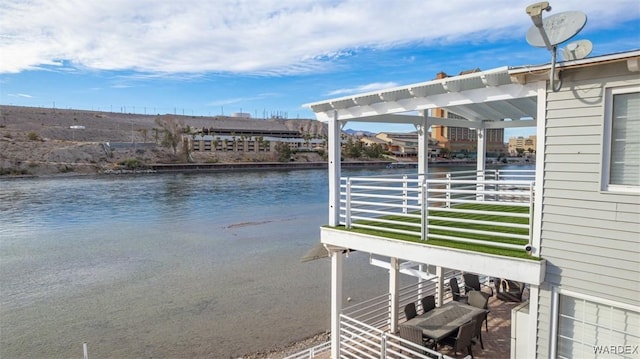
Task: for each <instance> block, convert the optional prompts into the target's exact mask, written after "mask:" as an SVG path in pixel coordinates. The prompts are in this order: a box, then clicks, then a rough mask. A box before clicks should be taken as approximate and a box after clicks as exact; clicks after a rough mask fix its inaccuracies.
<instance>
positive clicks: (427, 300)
mask: <svg viewBox="0 0 640 359" xmlns="http://www.w3.org/2000/svg"><path fill="white" fill-rule="evenodd" d="M420 303H421V304H422V313H427V312H428V311H430V310H432V309H434V308H435V307H436V297H435V296H433V295H428V296H426V297H422V299H420Z"/></svg>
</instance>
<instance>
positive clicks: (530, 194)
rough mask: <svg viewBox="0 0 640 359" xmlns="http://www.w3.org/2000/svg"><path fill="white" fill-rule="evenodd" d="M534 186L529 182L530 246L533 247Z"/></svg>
mask: <svg viewBox="0 0 640 359" xmlns="http://www.w3.org/2000/svg"><path fill="white" fill-rule="evenodd" d="M534 196H535V193H534V186H533V182H529V246H531V245H533V217H534V213H533V203H534V199H535V198H534Z"/></svg>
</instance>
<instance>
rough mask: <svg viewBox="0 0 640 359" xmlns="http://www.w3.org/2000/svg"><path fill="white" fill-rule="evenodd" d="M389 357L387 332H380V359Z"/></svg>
mask: <svg viewBox="0 0 640 359" xmlns="http://www.w3.org/2000/svg"><path fill="white" fill-rule="evenodd" d="M386 357H387V335H386V334H385V333H382V334H380V359H385V358H386Z"/></svg>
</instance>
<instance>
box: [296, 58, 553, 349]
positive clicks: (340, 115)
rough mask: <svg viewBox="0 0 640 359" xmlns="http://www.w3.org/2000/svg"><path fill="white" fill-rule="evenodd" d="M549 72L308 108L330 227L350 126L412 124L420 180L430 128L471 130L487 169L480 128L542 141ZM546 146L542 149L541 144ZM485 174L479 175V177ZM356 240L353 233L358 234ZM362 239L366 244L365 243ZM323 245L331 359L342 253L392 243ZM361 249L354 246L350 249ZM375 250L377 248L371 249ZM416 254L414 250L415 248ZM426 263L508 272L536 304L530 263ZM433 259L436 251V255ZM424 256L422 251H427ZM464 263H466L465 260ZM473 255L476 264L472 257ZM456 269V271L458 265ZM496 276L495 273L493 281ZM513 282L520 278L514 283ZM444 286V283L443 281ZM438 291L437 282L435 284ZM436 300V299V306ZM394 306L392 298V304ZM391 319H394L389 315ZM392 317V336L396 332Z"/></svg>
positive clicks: (470, 77)
mask: <svg viewBox="0 0 640 359" xmlns="http://www.w3.org/2000/svg"><path fill="white" fill-rule="evenodd" d="M548 71H549V70H548V67H546V66H545V67H542V68H540V67H538V68H536V69H535V70H531V71H529V69H527V68H517V69H514V68H509V67H501V68H497V69H493V70H488V71H481V72H473V73H468V74H464V75H459V76H453V77H447V78H443V79H436V80H432V81H427V82H421V83H416V84H411V85H406V86H400V87H394V88H389V89H385V90H380V91H375V92H368V93H363V94H358V95H353V96H345V97H339V98H334V99H329V100H325V101H319V102H314V103H310V104H307V105H305V106H307V107H309V108H311V109H312V110H313V111H314V113H315V115H316V118H317V120H319V121H322V122H326V123H328V127H329V226H337V225H339V218H340V177H341V171H340V168H341V164H340V149H341V148H340V135H341V129H342V128H343V127H344V126H345V124H346V123H348V122H365V123H372V122H377V123H391V124H412V125H414V126H415V128H416V130H417V132H418V146H419V150H418V153H419V156H418V175H419V176H426V175H427V173H428V158H429V156H428V137H429V134H428V129H429V127H430V126H432V125H443V126H448V127H465V128H470V129H475V130H476V133H477V169H478V171H479V172H478V173H482V172H483V171H484V170H485V160H486V158H485V151H486V137H485V130H487V129H492V128H503V129H504V128H515V127H536V131H537V135H538V139H539V140H540V141H544V136H543V135H544V122H545V121H544V118H545V106H546V104H545V102H546V80H547V79H548V74H549V72H548ZM437 108H440V109H445V110H447V111H448V112H450V113H454V114H456V115H459V116H461V117H463V118H464V119H451V118H439V117H433V116H430V110H433V109H437ZM539 145H541V146H544V143H541V144H539ZM543 154H544V152H543V151H538V152H537V156H538V157H537V158H536V163H537V168H536V192H537V193H542V173H543V171H542V168H541V167H542V165H543V157H542V156H543ZM480 171H482V172H480ZM535 201H536V203H535V207H534V208H535V212H536V213H535V218H540V210H541V208H542V206H541V205H542V203H541V201H542V196H536V198H535ZM537 222H538V223H535V224H534V228H533V231H534V239H533V248H532V251H531V253H532V255H534V256H539V246H540V228H539V226H540V223H539V221H537ZM356 237H357V235H356ZM363 239H365V240H363ZM321 242H322V243H323V244H324V245H325V247H326V248H327V249H328V250H329V251H330V254H331V262H332V265H331V271H332V273H331V280H332V286H331V287H332V293H331V295H332V300H331V311H332V319H331V322H332V324H331V331H332V357H334V358H337V357H338V350H339V349H338V347H339V339H338V335H336V334H335V333H337V332H338V329H339V320H340V319H339V313H340V311H341V310H342V299H341V298H342V253H343V251H344V250H346V249H348V248H353V249H356V250H367V249H368V250H371V249H373V251H371V253H375V252H377V254H383V255H384V254H388V252H389V250H392V251H393V250H394V248H395V247H394V245H395V246H399V247H402V246H403V244H401V243H397V244H393V245H391V244H390V243H389V242H387V243H384V241H369V243H368V244H362V243H364V242H367V241H366V238H364V237H358V238H353V236H351V235H342V234H338V235H336V233H335V232H334V231H332V229H330V228H328V229H326V230H323V233H322V238H321ZM360 245H361V246H362V247H361V248H355V247H354V246H360ZM376 246H378V247H376ZM395 250H396V252H397V253H396V254H398V255H399V256H400V257H395V256H394V255H393V254H392V255H390V257H391V263H389V266H390V290H391V292H392V298H393V297H394V296H395V295H396V294H395V293H393V291H394V290H396V289H397V280H398V278H397V276H398V267H399V266H398V258H403V259H409V260H414V259H416V258H413V257H412V249H407V250H403V249H402V248H395ZM413 250H414V251H415V249H413ZM429 250H431V251H434V252H431V253H432V254H431V257H432V258H433V257H435V258H438V260H437V261H436V262H437V265H438V270H439V271H441V268H440V265H443V263H448V264H452V263H454V266H447V267H449V268H458V269H460V270H465V271H471V272H475V273H486V274H491V273H492V272H495V271H502V274H504V270H508V272H509V274H510V275H512V277H514V279H516V278H519V280H521V281H524V282H527V283H529V284H530V285H531V286H530V289H531V296H530V298H531V299H530V300H531V302H532V303H531V305H533V306H534V307H535V306H537V291H538V285H539V284H540V283H541V282H542V280H543V277H544V263H542V264H538V265H537V267H535V269H534V270H532V267H531V266H528V265H524V266H522V265H519V264H518V262H517V261H512V262H508V259H506V260H505V258H497V256H493V257H492V256H486V255H481V254H477V255H476V256H475V257H473V255H471V257H469V255H468V254H461V253H453V252H455V251H449V250H440V249H433V248H431V249H429ZM436 252H437V254H435V255H434V253H436ZM425 253H427V252H425ZM467 257H468V258H467ZM472 257H473V258H472ZM456 263H457V265H456ZM495 276H497V277H499V276H500V275H495ZM516 280H517V279H516ZM440 281H442V279H440ZM439 285H440V286H442V283H439ZM441 300H442V299H441V298H439V299H438V301H439V302H441ZM392 306H393V299H392ZM392 316H393V314H392ZM393 323H394V318H392V330H393V328H394V324H393ZM529 325H530V327H529V328H530V329H531V332H532V333H534V334H532V335H531V337H530V338H529V339H530V340H533V342H535V326H536V323H535V319H533V320H530V323H529Z"/></svg>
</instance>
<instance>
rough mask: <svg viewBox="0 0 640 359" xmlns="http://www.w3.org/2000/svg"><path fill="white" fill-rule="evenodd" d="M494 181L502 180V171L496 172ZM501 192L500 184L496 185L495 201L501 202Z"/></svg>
mask: <svg viewBox="0 0 640 359" xmlns="http://www.w3.org/2000/svg"><path fill="white" fill-rule="evenodd" d="M493 179H494V180H495V181H499V180H500V170H496V171H495V172H494V177H493ZM499 192H500V183H496V194H495V195H494V196H493V200H494V201H496V202H498V201H500V195H499V194H498V193H499Z"/></svg>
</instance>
